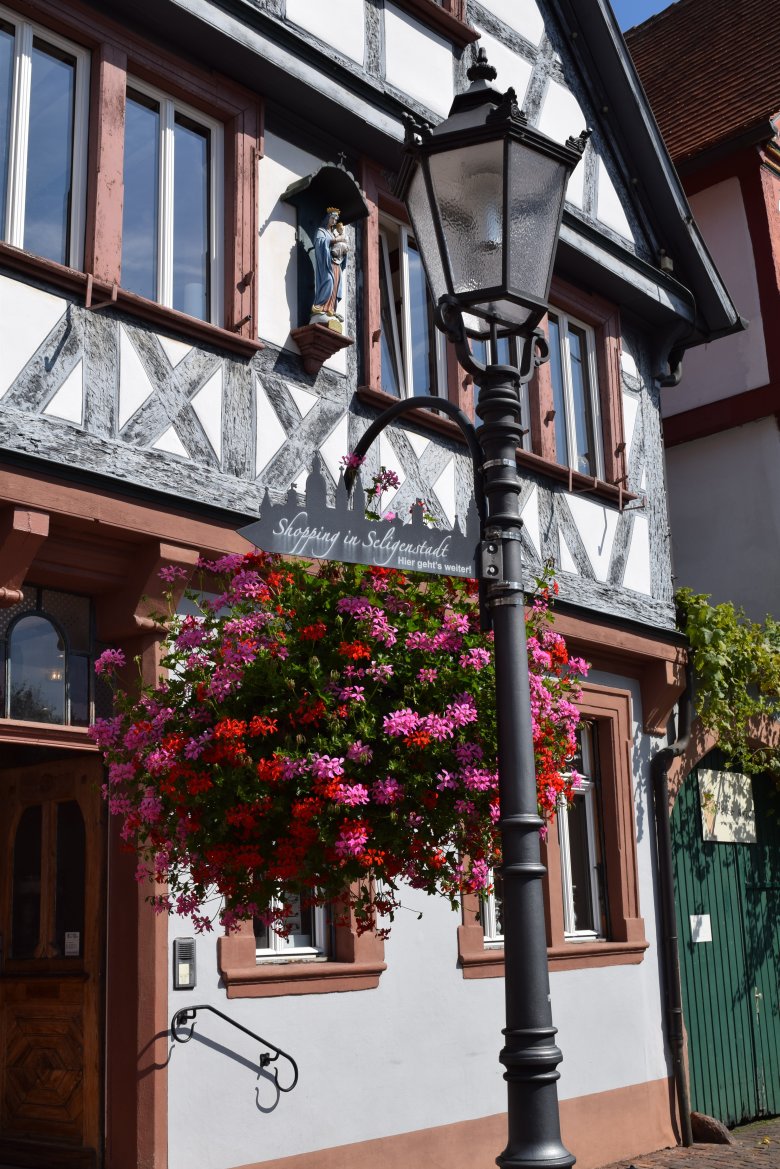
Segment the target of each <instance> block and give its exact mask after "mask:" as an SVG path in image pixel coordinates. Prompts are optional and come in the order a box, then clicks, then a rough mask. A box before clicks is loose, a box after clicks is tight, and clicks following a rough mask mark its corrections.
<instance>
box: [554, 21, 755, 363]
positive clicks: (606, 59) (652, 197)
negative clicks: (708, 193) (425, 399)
mask: <svg viewBox="0 0 780 1169" xmlns="http://www.w3.org/2000/svg"><path fill="white" fill-rule="evenodd" d="M550 4H551V7H552V8H553V10H554V11H555V13H556V15H557V17H558V20H559V23H560V27H561V29H562V30H563V31H564V32H568V35H569V37H570V38H572V39H576V41H577V49H576V55H577V56H579V57H580V59H581V60H582V61H583V64H585V58H586V57H590V62H589V65H590V68H589V73H590V75H591V76H597V77H599V78H601V80H602V82H603V85H604V88H605V90H606V91H607V93H608V94H609V98H610V100H609V103H608V104H609V111H608V113H607V115H606V118H607V123H608V125H607V128H608V129H610V130H611V131H612V133H613V135H614V139H615V143H616V146H617V147H618V152H619V153H621V154H622V155H623V157H625V158H630V159H631V165H632V169H633V171H634V174H633V175H632V176H631V177H632V179H633V180H635V182H634V185H635V186H636V187H637V188H638V189H640V190H641V191H643V192H644V199H643V200H642V201H643V203H644V205H645V211H646V212H647V210H648V209H649V208H652V211H653V214H654V220H655V227H656V231H657V234H658V238H659V239H660V240H663V241H664V247H665V250H666V252H667V254H668V255H669V256H670V257H671V258H672V260H673V261H674V265H675V274H676V277H677V279H678V280H679V281H680V282H682V283H683V284H685V285H686V287H687V288H688V289H689V290H690V292H691V293H692V294H693V297H694V299H695V303H696V309H697V312H696V315H697V322H696V326H695V330H694V334H693V335H692V336H691V338H690V340H689V341H686V347H690V345H691V344H694V345H695V344H701V343H702V342H704V341H707V340H710V339H711V338H712V337H714V336H724V335H727V334H728V333H732V332H739V331H740V330H741V329H742V328H743V327H744V323H743V321H742V318H741V317H740V315H739V313H738V312H737V309H736V307H735V305H734V302H733V301H732V299H731V296H730V295H729V292H728V290H727V289H726V287H725V285H724V283H723V281H722V279H721V277H720V275H719V273H718V271H717V269H716V267H715V265H714V263H713V261H712V258H711V256H710V254H709V252H708V251H707V247H706V245H705V243H704V241H703V239H702V237H701V235H700V233H699V230H698V228H697V226H696V224H695V222H694V220H693V216H692V214H691V210H690V208H689V206H688V201H687V199H686V196H685V192H684V190H683V187H682V184H681V182H680V179H679V177H678V175H677V172H676V171H675V169H674V166H673V164H672V161H671V159H670V157H669V154H668V151H667V149H666V146H665V145H664V141H663V138H662V137H661V132H660V130H659V129H658V126H657V124H656V122H655V119H654V118H653V115H652V112H651V110H650V106H649V102H648V101H647V98H646V96H645V93H644V90H643V88H642V84H641V82H640V80H639V77H638V75H637V72H636V69H635V67H634V63H633V61H632V60H631V56H630V54H629V52H628V49H627V47H626V44H625V42H624V40H623V37H622V35H621V33H620V29H619V28H618V25H617V22H616V20H615V17H614V15H613V13H612V9H611V8H610V5H609V3H608V0H550Z"/></svg>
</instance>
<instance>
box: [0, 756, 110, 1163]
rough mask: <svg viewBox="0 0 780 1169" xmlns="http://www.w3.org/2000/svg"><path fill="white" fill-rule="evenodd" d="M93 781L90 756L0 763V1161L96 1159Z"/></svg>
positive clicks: (99, 862)
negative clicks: (28, 764)
mask: <svg viewBox="0 0 780 1169" xmlns="http://www.w3.org/2000/svg"><path fill="white" fill-rule="evenodd" d="M101 781H102V776H101V767H100V763H99V761H98V760H97V758H96V757H94V756H81V757H76V758H75V759H73V760H71V759H67V760H58V761H57V762H54V763H48V764H41V765H38V766H34V767H22V768H14V769H12V770H4V771H0V939H1V940H2V956H1V958H0V1165H5V1164H8V1165H19V1166H31V1167H37V1166H40V1167H41V1169H43V1167H46V1169H58V1167H62V1169H94V1167H95V1166H96V1165H97V1164H98V1163H99V1155H98V1150H99V1149H100V1144H101V1141H100V1133H101V1108H100V1100H101V1051H102V1042H101V1027H100V1019H101V1001H102V989H101V970H102V963H103V951H104V937H103V933H104V930H103V921H104V894H103V890H104V887H105V881H104V853H105V848H104V833H103V828H102V807H101V799H100V790H99V788H100V783H101Z"/></svg>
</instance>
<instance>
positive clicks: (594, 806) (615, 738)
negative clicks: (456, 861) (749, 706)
mask: <svg viewBox="0 0 780 1169" xmlns="http://www.w3.org/2000/svg"><path fill="white" fill-rule="evenodd" d="M579 705H580V712H581V714H582V717H583V723H582V725H581V729H580V748H579V752H578V755H577V757H575V759H574V762H573V766H574V767H575V769H576V770H578V771H579V772H580V774H581V775H582V776H583V782H582V784H581V785H580V787H579V790H578V791H577V792H576V793H575V796H574V800H573V803H572V806H571V808H570V809H565V808H564V809H561V811H560V812H559V814H558V816H557V817H556V823H557V828H556V827H553V828H552V829H551V830H550V831H549V832H548V834H547V841H546V845H543V847H542V860H543V862H544V863H545V865H546V868H547V878H546V881H545V913H546V918H547V956H548V961H549V964H550V968H551V969H559V970H567V969H574V968H578V967H581V966H612V965H624V964H634V963H638V962H641V961H642V958H643V955H644V952H645V950H646V949H647V942H646V940H645V932H644V922H643V920H642V918H641V916H640V913H639V891H638V876H637V864H636V826H635V812H634V802H633V783H632V775H631V753H630V751H629V744H630V743H631V742H632V738H633V733H632V719H631V696H630V694H629V692H628V691H626V690H617V689H612V688H611V687H607V686H598V685H596V684H595V683H591V682H588V683H585V684H584V686H583V694H582V699H581V702H580V704H579ZM458 954H459V959H460V964H461V967H462V969H463V975H464V977H465V978H495V977H502V976H503V973H504V950H503V934H502V923H501V884H500V878H499V879H497V880H496V886H495V891H494V893H493V895H492V896H491V897H489V898H488V899H487V901H486V902H482V903H481V902H480V901H479V899H478V898H477V897H476V896H474V895H470V896H466V897H464V898H463V924H462V925H461V926H460V927H459V928H458Z"/></svg>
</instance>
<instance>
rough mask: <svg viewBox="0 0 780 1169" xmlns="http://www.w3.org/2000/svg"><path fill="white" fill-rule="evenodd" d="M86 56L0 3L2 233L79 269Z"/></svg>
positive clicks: (11, 241) (11, 240) (9, 239)
mask: <svg viewBox="0 0 780 1169" xmlns="http://www.w3.org/2000/svg"><path fill="white" fill-rule="evenodd" d="M88 105H89V54H88V53H87V52H86V51H85V50H84V49H81V48H79V47H78V46H76V45H73V44H71V43H70V42H69V41H66V40H63V39H62V38H61V37H59V36H56V35H55V34H54V33H50V32H48V31H46V30H44V29H41V28H38V26H37V25H34V24H29V23H28V22H27V21H23V20H19V19H18V18H17V17H16V16H14V14H13V13H11V12H9V11H7V10H6V9H4V8H0V224H2V232H1V233H0V236H1V238H2V239H3V240H4V241H5V242H6V243H9V244H12V245H13V246H14V247H17V248H24V249H25V251H28V252H33V253H35V255H38V256H43V257H44V258H46V259H49V260H55V261H56V262H57V263H59V264H65V265H68V266H70V267H73V268H78V267H81V265H82V263H83V255H84V208H85V187H86V160H87V123H88Z"/></svg>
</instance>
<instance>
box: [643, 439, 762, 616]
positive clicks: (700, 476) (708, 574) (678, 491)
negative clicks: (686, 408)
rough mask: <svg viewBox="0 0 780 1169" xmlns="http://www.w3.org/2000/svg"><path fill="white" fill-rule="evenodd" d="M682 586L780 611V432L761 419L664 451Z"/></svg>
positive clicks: (753, 612) (749, 608)
mask: <svg viewBox="0 0 780 1169" xmlns="http://www.w3.org/2000/svg"><path fill="white" fill-rule="evenodd" d="M666 467H667V483H668V494H669V515H670V519H671V526H672V555H673V568H674V573H675V575H676V578H677V583H678V584H679V585H687V586H688V587H689V588H692V589H693V590H694V591H695V592H701V593H710V594H712V597H713V600H714V601H715V602H721V601H733V602H734V603H735V604H737V605H742V606H743V607H744V609H745V611H746V613H747V614H748V616H749V617H751V618H753V620H762V619H763V618H764V617H765V616H766V614H767V613H772V614H773V615H774V616H775V617H777V616H779V615H780V557H778V552H777V550H778V548H780V431H778V427H777V423H776V422H775V420H774V418H764V419H761V420H760V421H758V422H751V423H749V424H748V425H747V426H739V427H736V428H735V429H734V430H727V431H724V432H723V433H721V434H715V435H712V436H711V437H709V438H703V439H699V440H698V441H697V442H691V443H683V444H682V445H680V446H675V447H671V448H670V449H669V450H667V452H666Z"/></svg>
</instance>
